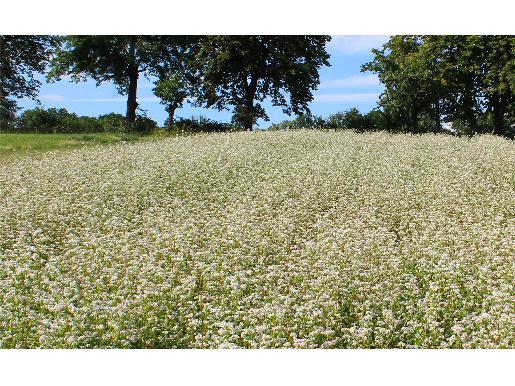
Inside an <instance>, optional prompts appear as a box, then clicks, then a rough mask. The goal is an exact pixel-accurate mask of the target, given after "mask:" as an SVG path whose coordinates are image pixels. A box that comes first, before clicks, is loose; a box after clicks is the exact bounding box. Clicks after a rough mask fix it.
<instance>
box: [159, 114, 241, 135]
mask: <svg viewBox="0 0 515 386" xmlns="http://www.w3.org/2000/svg"><path fill="white" fill-rule="evenodd" d="M165 126H166V127H170V126H169V125H168V122H165ZM171 130H175V131H177V132H179V133H217V132H227V131H239V130H242V129H241V128H239V127H237V126H235V125H233V124H231V123H225V122H218V121H215V120H212V119H209V118H207V117H204V116H202V115H201V116H199V117H198V118H197V117H191V118H178V119H176V120H175V121H174V123H173V125H172V126H171Z"/></svg>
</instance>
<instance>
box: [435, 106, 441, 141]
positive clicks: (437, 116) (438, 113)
mask: <svg viewBox="0 0 515 386" xmlns="http://www.w3.org/2000/svg"><path fill="white" fill-rule="evenodd" d="M441 117H442V113H441V108H440V99H438V98H437V99H436V101H435V129H436V130H435V131H436V132H437V133H438V132H440V131H442V123H441Z"/></svg>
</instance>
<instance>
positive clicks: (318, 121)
mask: <svg viewBox="0 0 515 386" xmlns="http://www.w3.org/2000/svg"><path fill="white" fill-rule="evenodd" d="M326 128H328V127H327V122H326V121H325V120H324V118H322V117H320V116H316V115H312V114H303V115H298V116H297V117H296V118H295V119H293V120H284V121H282V122H279V123H274V124H273V125H271V126H270V127H269V128H268V130H300V129H326Z"/></svg>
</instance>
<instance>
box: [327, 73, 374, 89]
mask: <svg viewBox="0 0 515 386" xmlns="http://www.w3.org/2000/svg"><path fill="white" fill-rule="evenodd" d="M380 85H381V83H380V82H379V78H378V77H377V75H373V74H371V75H353V76H349V77H347V78H343V79H331V80H327V81H322V82H321V83H320V87H321V88H335V87H378V86H380Z"/></svg>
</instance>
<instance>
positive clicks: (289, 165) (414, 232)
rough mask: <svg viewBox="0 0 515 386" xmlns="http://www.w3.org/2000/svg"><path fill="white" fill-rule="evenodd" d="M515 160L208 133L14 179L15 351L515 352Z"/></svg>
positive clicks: (458, 146)
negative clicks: (36, 349) (180, 349)
mask: <svg viewBox="0 0 515 386" xmlns="http://www.w3.org/2000/svg"><path fill="white" fill-rule="evenodd" d="M514 238H515V145H514V143H513V142H511V141H509V140H505V139H501V138H499V137H493V136H480V137H474V138H472V139H465V138H461V139H459V138H454V137H451V136H444V135H423V136H410V135H390V134H386V133H376V134H354V133H351V132H320V131H297V132H269V133H265V132H261V133H260V132H258V133H232V134H212V135H198V136H191V137H180V138H169V139H163V140H159V141H147V142H138V143H130V144H118V145H109V146H100V147H91V148H83V149H78V150H71V151H66V152H48V153H44V154H39V155H33V156H30V155H28V156H24V157H18V158H16V159H8V160H4V161H1V163H0V347H1V348H9V347H44V348H61V347H71V348H73V347H90V348H92V347H127V348H129V347H148V348H158V347H164V348H181V347H184V348H232V347H245V348H258V347H259V348H276V347H291V348H369V347H370V348H514V347H515V308H514V306H515V288H514V282H515V239H514Z"/></svg>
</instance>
